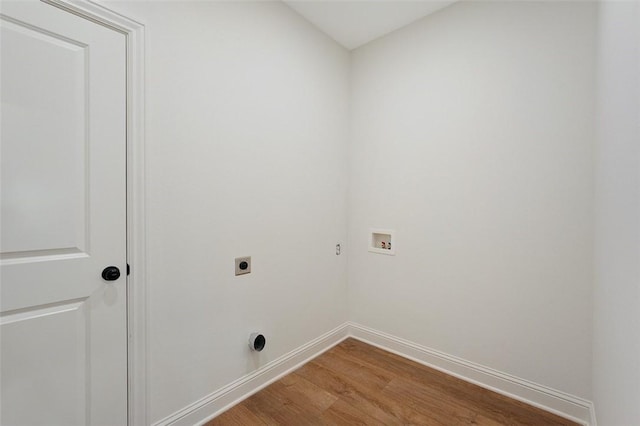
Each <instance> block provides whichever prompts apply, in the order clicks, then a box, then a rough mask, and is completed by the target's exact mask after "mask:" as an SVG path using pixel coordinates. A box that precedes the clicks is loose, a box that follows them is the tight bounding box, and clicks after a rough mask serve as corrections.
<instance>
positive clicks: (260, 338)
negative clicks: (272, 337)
mask: <svg viewBox="0 0 640 426" xmlns="http://www.w3.org/2000/svg"><path fill="white" fill-rule="evenodd" d="M266 344H267V339H266V338H265V337H264V335H262V334H260V333H251V335H250V336H249V347H250V348H251V350H252V351H256V352H260V351H261V350H263V349H264V347H265V345H266Z"/></svg>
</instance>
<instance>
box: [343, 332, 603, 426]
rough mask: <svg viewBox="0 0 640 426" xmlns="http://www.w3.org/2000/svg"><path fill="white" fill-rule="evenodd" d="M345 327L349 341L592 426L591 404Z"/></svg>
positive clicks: (377, 334)
mask: <svg viewBox="0 0 640 426" xmlns="http://www.w3.org/2000/svg"><path fill="white" fill-rule="evenodd" d="M348 325H349V329H348V333H349V336H350V337H353V338H355V339H358V340H361V341H363V342H365V343H368V344H370V345H373V346H377V347H379V348H381V349H383V350H386V351H389V352H392V353H395V354H397V355H400V356H402V357H404V358H408V359H411V360H413V361H416V362H419V363H420V364H423V365H426V366H428V367H431V368H434V369H436V370H439V371H442V372H444V373H447V374H450V375H452V376H455V377H457V378H459V379H462V380H465V381H467V382H470V383H473V384H476V385H478V386H481V387H483V388H485V389H489V390H492V391H494V392H497V393H499V394H502V395H505V396H508V397H509V398H513V399H516V400H518V401H522V402H524V403H526V404H529V405H533V406H535V407H538V408H541V409H543V410H545V411H549V412H552V413H554V414H557V415H559V416H562V417H565V418H567V419H569V420H572V421H574V422H576V423H580V424H583V425H587V426H595V415H594V409H593V403H592V402H591V401H587V400H584V399H582V398H578V397H576V396H573V395H569V394H567V393H564V392H560V391H557V390H555V389H552V388H549V387H546V386H543V385H540V384H537V383H533V382H530V381H528V380H525V379H521V378H519V377H515V376H512V375H509V374H505V373H502V372H500V371H496V370H493V369H491V368H488V367H485V366H482V365H479V364H476V363H473V362H470V361H467V360H464V359H460V358H457V357H454V356H452V355H448V354H445V353H442V352H439V351H436V350H434V349H430V348H427V347H425V346H421V345H418V344H416V343H413V342H409V341H407V340H404V339H401V338H398V337H395V336H392V335H389V334H386V333H383V332H380V331H377V330H374V329H371V328H368V327H365V326H363V325H360V324H356V323H348Z"/></svg>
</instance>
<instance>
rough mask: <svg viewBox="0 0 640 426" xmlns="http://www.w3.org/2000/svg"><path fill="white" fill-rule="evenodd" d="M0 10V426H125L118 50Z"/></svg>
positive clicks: (67, 21)
mask: <svg viewBox="0 0 640 426" xmlns="http://www.w3.org/2000/svg"><path fill="white" fill-rule="evenodd" d="M0 8H1V13H2V15H1V16H0V30H1V31H2V34H1V38H0V42H1V46H0V47H1V55H2V57H1V58H0V59H1V60H0V63H1V67H2V69H1V79H2V81H1V86H2V89H1V98H2V111H1V113H2V116H1V117H2V118H1V120H2V123H1V129H2V130H1V131H2V134H1V139H0V175H1V182H2V183H1V192H0V198H1V204H2V207H1V213H2V214H1V223H0V225H1V228H0V256H1V257H0V259H1V260H0V262H1V276H0V278H1V283H0V307H1V314H0V332H1V334H0V339H1V342H0V343H1V345H0V346H1V355H2V358H0V363H1V373H2V383H1V389H0V397H1V401H0V403H1V405H2V410H1V414H0V423H2V424H10V425H38V424H43V425H44V424H46V425H76V424H78V425H85V424H89V425H121V424H126V403H127V375H126V374H127V373H126V365H127V363H126V354H127V352H126V343H127V330H126V276H125V275H126V274H125V271H126V62H125V61H126V50H125V49H126V47H125V36H124V35H123V34H121V33H118V32H116V31H113V30H111V29H109V28H106V27H103V26H100V25H99V24H96V23H94V22H91V21H88V20H85V19H83V18H81V17H79V16H76V15H73V14H71V13H68V12H65V11H62V10H60V9H57V8H56V7H54V6H51V5H49V4H46V3H41V2H38V1H31V0H26V1H25V0H22V1H15V2H14V1H3V2H2V3H1V5H0ZM111 265H113V266H117V267H118V268H120V270H121V271H122V276H121V277H120V279H118V280H116V281H110V282H107V281H104V280H103V279H102V277H101V272H102V270H103V269H104V268H105V267H106V266H111Z"/></svg>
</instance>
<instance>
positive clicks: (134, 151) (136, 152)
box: [40, 0, 149, 426]
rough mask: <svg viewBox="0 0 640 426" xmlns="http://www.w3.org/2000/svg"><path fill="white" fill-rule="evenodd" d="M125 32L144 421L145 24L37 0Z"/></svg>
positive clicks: (132, 255) (137, 355) (142, 418)
mask: <svg viewBox="0 0 640 426" xmlns="http://www.w3.org/2000/svg"><path fill="white" fill-rule="evenodd" d="M40 1H42V2H43V3H47V4H49V5H51V6H54V7H57V8H59V9H62V10H64V11H66V12H69V13H73V14H74V15H77V16H80V17H82V18H85V19H88V20H90V21H92V22H95V23H96V24H99V25H102V26H105V27H107V28H110V29H112V30H114V31H117V32H119V33H122V34H124V36H125V39H126V55H127V58H126V67H127V69H126V73H127V75H126V90H127V93H126V102H127V106H126V111H127V117H126V120H127V123H126V131H127V136H126V137H127V154H126V155H127V159H126V162H127V171H126V173H127V177H126V179H127V188H126V191H127V200H126V202H127V264H128V265H130V266H131V268H130V274H129V275H128V276H127V336H128V337H127V422H128V424H129V425H132V426H133V425H148V424H149V422H148V421H149V417H148V381H147V376H148V374H147V350H148V349H147V348H148V336H149V334H148V332H147V324H148V321H147V295H148V292H147V273H146V259H147V246H146V213H145V204H146V203H145V200H146V195H145V182H146V179H145V176H146V175H145V150H144V142H145V126H144V118H145V115H144V76H145V74H144V62H145V61H144V58H145V56H144V41H145V37H144V34H145V27H144V25H143V24H141V23H140V22H137V21H134V20H132V19H130V18H127V17H125V16H123V15H121V14H119V13H117V12H114V11H112V10H110V9H107V8H106V7H104V6H101V5H99V4H96V3H93V2H92V1H90V0H40Z"/></svg>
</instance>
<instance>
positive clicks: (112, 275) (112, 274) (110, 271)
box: [102, 266, 120, 281]
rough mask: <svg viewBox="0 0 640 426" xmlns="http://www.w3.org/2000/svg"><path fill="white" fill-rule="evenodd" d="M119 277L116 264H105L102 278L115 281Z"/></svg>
mask: <svg viewBox="0 0 640 426" xmlns="http://www.w3.org/2000/svg"><path fill="white" fill-rule="evenodd" d="M118 278H120V269H118V268H117V267H116V266H107V267H106V268H104V270H103V271H102V279H103V280H105V281H115V280H117V279H118Z"/></svg>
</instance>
